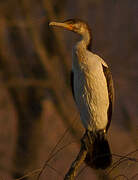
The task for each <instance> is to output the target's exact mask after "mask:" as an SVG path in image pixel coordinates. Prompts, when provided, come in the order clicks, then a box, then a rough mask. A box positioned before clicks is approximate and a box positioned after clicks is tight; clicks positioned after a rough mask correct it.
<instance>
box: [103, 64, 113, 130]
mask: <svg viewBox="0 0 138 180" xmlns="http://www.w3.org/2000/svg"><path fill="white" fill-rule="evenodd" d="M103 72H104V75H105V77H106V81H107V88H108V95H109V107H108V112H107V113H108V124H107V126H106V131H107V130H108V128H109V126H110V123H111V118H112V112H113V105H114V86H113V79H112V74H111V72H110V70H109V68H108V67H105V66H104V65H103Z"/></svg>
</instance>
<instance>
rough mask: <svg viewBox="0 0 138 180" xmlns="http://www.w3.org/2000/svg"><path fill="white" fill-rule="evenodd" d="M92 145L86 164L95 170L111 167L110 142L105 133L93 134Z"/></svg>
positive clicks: (89, 148) (90, 145)
mask: <svg viewBox="0 0 138 180" xmlns="http://www.w3.org/2000/svg"><path fill="white" fill-rule="evenodd" d="M91 138H92V144H91V143H90V144H89V147H88V153H87V155H86V158H85V162H86V164H87V165H88V166H90V167H92V168H95V169H106V168H107V167H108V166H110V165H111V162H112V155H111V151H110V147H109V144H108V141H107V139H106V137H105V133H104V132H103V131H100V132H97V133H96V134H91Z"/></svg>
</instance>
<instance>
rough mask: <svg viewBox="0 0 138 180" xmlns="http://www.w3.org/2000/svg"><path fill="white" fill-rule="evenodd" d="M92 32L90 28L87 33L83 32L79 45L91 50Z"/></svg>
mask: <svg viewBox="0 0 138 180" xmlns="http://www.w3.org/2000/svg"><path fill="white" fill-rule="evenodd" d="M91 41H92V38H91V33H90V31H89V30H87V31H85V33H83V34H82V35H81V40H80V41H79V42H78V45H79V47H80V48H85V49H88V50H90V49H91Z"/></svg>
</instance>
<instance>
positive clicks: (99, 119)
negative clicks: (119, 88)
mask: <svg viewBox="0 0 138 180" xmlns="http://www.w3.org/2000/svg"><path fill="white" fill-rule="evenodd" d="M49 25H50V26H58V27H63V28H65V29H67V30H70V31H73V32H75V33H77V34H79V35H80V41H79V42H77V44H76V45H75V47H74V48H73V60H72V71H71V82H72V92H73V97H74V100H75V102H76V105H77V108H78V110H79V113H80V118H81V121H82V123H83V126H84V127H85V129H86V132H87V134H88V137H89V141H90V145H89V148H88V153H87V156H86V159H85V162H86V163H87V164H88V165H89V166H91V167H92V168H96V169H105V168H107V167H108V166H109V165H110V164H111V162H112V155H111V151H110V147H109V144H108V141H107V138H106V134H107V130H108V128H109V126H110V122H111V116H112V109H113V104H114V88H113V80H112V75H111V72H110V70H109V67H108V65H107V64H106V62H105V61H104V60H103V59H102V58H101V57H99V56H98V55H96V54H94V53H92V52H91V51H90V46H91V41H92V37H91V30H90V28H89V26H88V24H87V23H85V22H84V21H82V20H79V19H69V20H66V21H64V22H62V23H60V22H51V23H50V24H49Z"/></svg>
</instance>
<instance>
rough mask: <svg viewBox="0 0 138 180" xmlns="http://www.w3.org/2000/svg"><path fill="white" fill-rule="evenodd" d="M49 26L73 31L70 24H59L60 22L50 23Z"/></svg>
mask: <svg viewBox="0 0 138 180" xmlns="http://www.w3.org/2000/svg"><path fill="white" fill-rule="evenodd" d="M49 26H57V27H63V28H65V29H68V30H70V31H72V30H73V27H72V25H71V24H66V23H60V22H50V23H49Z"/></svg>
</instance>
